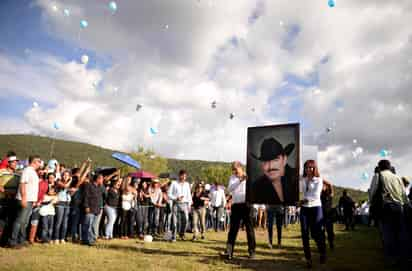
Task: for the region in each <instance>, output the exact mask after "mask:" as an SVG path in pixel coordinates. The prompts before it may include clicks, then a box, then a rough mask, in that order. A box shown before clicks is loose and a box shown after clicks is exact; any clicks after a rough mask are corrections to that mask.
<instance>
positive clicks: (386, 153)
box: [379, 149, 389, 158]
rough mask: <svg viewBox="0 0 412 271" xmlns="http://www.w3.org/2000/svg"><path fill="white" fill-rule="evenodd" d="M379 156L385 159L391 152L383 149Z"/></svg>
mask: <svg viewBox="0 0 412 271" xmlns="http://www.w3.org/2000/svg"><path fill="white" fill-rule="evenodd" d="M379 155H380V157H383V158H385V157H386V156H388V155H389V152H388V151H387V150H385V149H382V150H381V151H380V152H379Z"/></svg>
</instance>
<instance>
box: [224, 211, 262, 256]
mask: <svg viewBox="0 0 412 271" xmlns="http://www.w3.org/2000/svg"><path fill="white" fill-rule="evenodd" d="M251 209H252V208H250V206H249V205H247V204H246V203H235V204H233V205H232V211H231V214H230V229H229V235H228V239H227V244H228V245H231V246H232V247H234V246H235V242H236V236H237V233H238V232H239V227H240V222H241V221H243V223H244V225H245V227H246V236H247V245H248V248H249V252H254V251H255V248H256V240H255V230H254V228H253V222H252V212H251Z"/></svg>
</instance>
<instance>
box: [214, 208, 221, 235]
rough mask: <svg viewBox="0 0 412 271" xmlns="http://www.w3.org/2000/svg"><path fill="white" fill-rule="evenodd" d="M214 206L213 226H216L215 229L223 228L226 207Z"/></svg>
mask: <svg viewBox="0 0 412 271" xmlns="http://www.w3.org/2000/svg"><path fill="white" fill-rule="evenodd" d="M212 208H213V213H214V217H213V220H214V223H213V226H214V229H215V231H218V230H221V229H222V221H221V218H222V217H223V211H224V207H212Z"/></svg>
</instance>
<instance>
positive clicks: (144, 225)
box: [137, 205, 150, 235]
mask: <svg viewBox="0 0 412 271" xmlns="http://www.w3.org/2000/svg"><path fill="white" fill-rule="evenodd" d="M149 208H150V206H146V205H140V206H138V211H137V232H138V234H139V235H143V234H145V230H147V231H148V229H149Z"/></svg>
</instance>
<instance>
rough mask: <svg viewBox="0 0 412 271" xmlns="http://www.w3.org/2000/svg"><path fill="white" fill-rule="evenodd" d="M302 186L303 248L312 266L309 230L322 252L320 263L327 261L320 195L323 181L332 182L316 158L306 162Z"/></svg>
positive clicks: (301, 218) (308, 263)
mask: <svg viewBox="0 0 412 271" xmlns="http://www.w3.org/2000/svg"><path fill="white" fill-rule="evenodd" d="M303 170H304V172H303V178H302V180H301V185H302V186H301V187H302V192H303V201H302V202H301V205H302V207H301V211H300V222H301V224H300V225H301V231H302V242H303V250H304V252H305V258H306V261H307V265H308V267H309V268H310V267H312V256H311V251H310V245H309V231H310V234H311V236H312V238H313V239H314V240H315V242H316V245H317V247H318V250H319V253H320V263H321V264H324V263H325V262H326V244H325V233H324V231H323V212H322V203H321V199H320V195H321V193H322V188H323V183H326V184H330V183H329V182H327V181H325V180H324V179H322V178H321V177H320V174H319V170H318V167H317V164H316V162H315V161H314V160H307V161H306V162H305V164H304V169H303Z"/></svg>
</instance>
